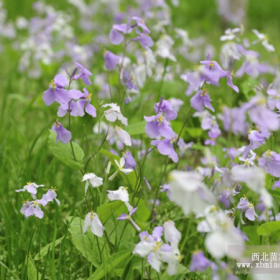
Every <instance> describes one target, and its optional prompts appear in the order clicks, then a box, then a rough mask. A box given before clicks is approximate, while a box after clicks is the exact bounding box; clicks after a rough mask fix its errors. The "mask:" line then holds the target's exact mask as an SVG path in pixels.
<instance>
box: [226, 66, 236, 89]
mask: <svg viewBox="0 0 280 280" xmlns="http://www.w3.org/2000/svg"><path fill="white" fill-rule="evenodd" d="M226 73H227V84H228V86H229V87H231V88H232V89H233V90H234V91H235V92H237V93H238V92H239V88H238V87H237V86H235V85H234V84H233V83H232V77H233V76H234V74H233V73H232V72H230V71H227V72H226Z"/></svg>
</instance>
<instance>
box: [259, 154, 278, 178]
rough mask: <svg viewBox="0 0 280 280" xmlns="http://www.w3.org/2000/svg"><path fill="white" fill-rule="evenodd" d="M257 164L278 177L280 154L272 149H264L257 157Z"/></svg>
mask: <svg viewBox="0 0 280 280" xmlns="http://www.w3.org/2000/svg"><path fill="white" fill-rule="evenodd" d="M259 166H261V167H263V168H264V169H265V170H266V172H267V173H269V174H271V175H272V176H274V177H280V155H279V154H277V153H275V152H273V151H266V152H265V153H264V154H263V155H262V157H261V158H260V159H259Z"/></svg>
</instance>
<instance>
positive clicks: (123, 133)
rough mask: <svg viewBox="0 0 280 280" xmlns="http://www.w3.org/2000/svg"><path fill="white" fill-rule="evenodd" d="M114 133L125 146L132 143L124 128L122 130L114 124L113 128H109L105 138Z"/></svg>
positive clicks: (112, 135) (110, 136) (109, 137)
mask: <svg viewBox="0 0 280 280" xmlns="http://www.w3.org/2000/svg"><path fill="white" fill-rule="evenodd" d="M115 135H117V136H118V138H119V140H120V142H121V143H122V144H124V145H126V146H131V145H132V143H131V138H130V135H129V134H128V133H127V132H126V131H125V130H123V129H122V128H121V127H119V126H116V127H115V128H111V129H110V131H109V133H108V135H107V137H106V139H107V140H109V139H111V138H112V137H114V136H115Z"/></svg>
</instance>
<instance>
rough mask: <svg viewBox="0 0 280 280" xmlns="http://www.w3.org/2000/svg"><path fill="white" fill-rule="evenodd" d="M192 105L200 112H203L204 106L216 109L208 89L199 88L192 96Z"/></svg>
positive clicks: (212, 109)
mask: <svg viewBox="0 0 280 280" xmlns="http://www.w3.org/2000/svg"><path fill="white" fill-rule="evenodd" d="M191 106H192V107H193V108H194V109H195V110H196V111H198V112H202V111H203V110H204V107H206V108H208V109H210V110H211V111H215V110H214V108H213V107H212V105H211V98H210V96H209V94H208V92H207V91H206V90H199V91H198V92H197V93H196V94H195V95H194V96H193V97H192V98H191Z"/></svg>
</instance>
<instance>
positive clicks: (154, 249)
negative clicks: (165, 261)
mask: <svg viewBox="0 0 280 280" xmlns="http://www.w3.org/2000/svg"><path fill="white" fill-rule="evenodd" d="M160 246H161V242H160V241H157V242H156V245H155V246H154V248H153V251H154V252H156V251H158V250H159V248H160Z"/></svg>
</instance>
